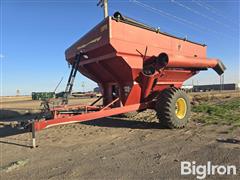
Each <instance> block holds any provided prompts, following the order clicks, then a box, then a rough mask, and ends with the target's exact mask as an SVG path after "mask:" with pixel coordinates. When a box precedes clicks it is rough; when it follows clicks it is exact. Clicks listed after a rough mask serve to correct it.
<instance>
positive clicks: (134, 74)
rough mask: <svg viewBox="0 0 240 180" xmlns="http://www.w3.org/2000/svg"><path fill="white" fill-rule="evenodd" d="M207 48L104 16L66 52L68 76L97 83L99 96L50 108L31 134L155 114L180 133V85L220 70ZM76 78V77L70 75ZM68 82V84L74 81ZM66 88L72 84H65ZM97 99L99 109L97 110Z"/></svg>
mask: <svg viewBox="0 0 240 180" xmlns="http://www.w3.org/2000/svg"><path fill="white" fill-rule="evenodd" d="M206 51H207V46H206V45H204V44H200V43H196V42H192V41H189V40H187V39H185V38H179V37H176V36H173V35H170V34H167V33H163V32H161V31H160V30H159V29H155V28H152V27H149V26H147V25H145V24H142V23H139V22H137V21H135V20H133V19H130V18H127V17H124V16H123V15H121V14H120V13H119V12H116V13H115V14H114V16H113V17H110V16H108V17H107V18H105V19H104V20H103V21H102V22H100V23H99V24H98V25H97V26H95V27H94V28H93V29H92V30H91V31H89V32H88V33H87V34H86V35H85V36H83V37H82V38H81V39H79V40H78V41H77V42H76V43H74V44H73V45H72V46H71V47H69V48H68V49H67V50H66V52H65V55H66V60H67V61H68V63H70V64H71V65H72V67H73V68H72V71H73V75H76V74H74V73H76V72H77V71H79V72H80V73H81V74H83V75H84V76H86V77H88V78H89V79H91V80H93V81H95V82H96V83H98V85H99V87H100V89H101V91H102V96H101V97H99V98H98V99H97V100H96V101H95V102H93V103H91V104H90V105H74V106H71V105H67V96H68V95H69V93H70V92H71V91H70V90H71V87H69V88H68V90H69V91H67V92H69V93H68V94H67V96H65V98H66V101H64V103H63V105H61V106H57V107H53V108H49V112H50V114H51V117H49V118H39V119H36V120H34V121H32V123H31V128H32V132H33V134H34V135H33V137H35V131H39V130H42V129H45V128H48V127H52V126H55V125H60V124H68V123H76V122H82V121H89V120H93V119H97V118H102V117H107V116H112V115H117V114H122V113H128V112H132V111H143V110H146V109H155V110H156V112H157V113H156V114H157V117H158V118H159V121H160V123H162V124H163V125H165V126H166V127H170V128H182V127H184V126H185V125H186V124H187V122H188V119H189V115H190V102H189V99H188V97H187V95H186V93H185V92H184V91H183V90H181V89H180V88H181V86H182V84H183V82H184V81H185V80H187V79H189V78H190V77H192V76H194V75H196V74H197V73H198V72H199V71H202V70H207V68H212V69H214V70H215V71H216V72H217V73H218V74H219V75H221V74H223V73H224V71H225V66H224V65H223V63H222V62H221V61H220V60H218V59H209V58H207V52H206ZM74 77H75V76H74ZM74 77H73V79H74ZM69 82H70V86H72V85H73V83H72V82H73V81H71V80H69ZM101 99H102V102H103V103H102V104H101V105H96V103H97V102H99V101H100V100H101Z"/></svg>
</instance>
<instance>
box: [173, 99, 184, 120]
mask: <svg viewBox="0 0 240 180" xmlns="http://www.w3.org/2000/svg"><path fill="white" fill-rule="evenodd" d="M186 112H187V104H186V101H185V99H183V98H178V99H177V101H176V110H175V114H176V116H177V117H178V118H179V119H183V118H184V117H185V115H186Z"/></svg>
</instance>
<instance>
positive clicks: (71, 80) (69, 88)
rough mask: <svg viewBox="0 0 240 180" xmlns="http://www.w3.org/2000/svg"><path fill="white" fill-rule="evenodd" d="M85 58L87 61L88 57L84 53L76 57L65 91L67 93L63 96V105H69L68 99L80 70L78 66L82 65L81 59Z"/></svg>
mask: <svg viewBox="0 0 240 180" xmlns="http://www.w3.org/2000/svg"><path fill="white" fill-rule="evenodd" d="M82 57H84V58H85V59H87V55H86V54H83V53H79V54H77V55H76V58H75V61H74V62H73V64H72V69H71V72H70V75H69V78H68V82H67V86H66V89H65V92H64V94H63V99H62V105H66V104H68V97H69V95H70V94H71V92H72V88H73V83H74V80H75V77H76V74H77V70H78V65H79V63H80V60H81V58H82Z"/></svg>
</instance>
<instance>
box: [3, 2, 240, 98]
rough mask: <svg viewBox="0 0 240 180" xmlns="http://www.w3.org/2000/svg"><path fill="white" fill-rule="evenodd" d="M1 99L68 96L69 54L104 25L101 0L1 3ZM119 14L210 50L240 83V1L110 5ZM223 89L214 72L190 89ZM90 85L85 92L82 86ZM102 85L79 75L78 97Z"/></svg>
mask: <svg viewBox="0 0 240 180" xmlns="http://www.w3.org/2000/svg"><path fill="white" fill-rule="evenodd" d="M0 1H1V4H0V5H1V7H0V11H1V12H0V14H1V23H0V30H1V33H0V34H1V36H0V41H1V43H0V44H1V48H0V63H1V64H0V65H1V69H0V70H1V72H0V75H1V89H0V91H1V92H0V95H16V91H17V90H20V94H21V95H28V94H31V92H33V91H38V92H39V91H53V90H54V89H55V87H56V85H57V84H58V82H59V81H60V80H61V78H62V77H63V81H62V83H61V85H60V86H59V88H58V90H57V91H63V90H64V88H65V86H66V83H67V78H68V75H69V72H70V68H68V65H67V63H66V60H65V56H64V51H65V50H66V49H67V48H68V47H69V46H70V45H71V44H73V43H74V42H75V41H76V40H78V39H79V38H80V37H82V36H83V35H84V34H85V33H87V32H88V31H89V30H90V29H91V28H93V27H94V26H95V25H96V24H98V23H99V22H100V21H101V20H102V19H103V10H102V9H101V8H100V7H97V2H98V1H97V0H82V1H81V0H0ZM115 11H120V12H121V13H122V14H124V15H126V16H128V17H131V18H134V19H136V20H138V21H141V22H143V23H146V24H148V25H150V26H153V27H160V29H161V30H162V31H165V32H168V33H171V34H173V35H176V36H179V37H187V38H188V39H189V40H193V41H196V42H200V43H204V44H207V45H208V49H207V54H208V57H215V58H219V59H221V60H222V61H223V62H224V64H225V65H226V67H227V71H226V73H225V75H224V79H225V82H226V83H232V82H234V83H238V82H239V76H240V74H239V69H240V67H239V1H238V0H235V1H234V0H212V1H210V0H148V1H147V0H137V1H136V0H130V1H129V0H122V1H121V0H120V1H119V0H118V1H117V0H109V15H113V13H114V12H115ZM213 83H219V77H218V75H217V74H216V73H215V72H214V71H213V70H208V71H204V72H200V73H199V74H198V75H197V76H194V77H193V78H191V79H190V80H188V81H186V82H185V84H213ZM82 84H84V87H83V86H82ZM96 86H97V85H96V84H95V83H94V82H92V81H90V80H88V79H87V78H85V77H84V76H83V75H81V74H79V73H78V75H77V78H76V80H75V84H74V88H73V90H74V91H82V90H85V91H86V90H92V89H93V88H94V87H96Z"/></svg>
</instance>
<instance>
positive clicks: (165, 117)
mask: <svg viewBox="0 0 240 180" xmlns="http://www.w3.org/2000/svg"><path fill="white" fill-rule="evenodd" d="M155 110H156V112H157V113H156V114H157V117H158V119H159V122H160V123H161V124H162V125H164V126H165V127H168V128H183V127H184V126H186V124H187V123H188V121H189V117H190V113H191V105H190V101H189V98H188V96H187V94H186V93H185V91H183V90H181V89H177V88H169V89H165V90H163V91H162V92H161V94H160V96H159V98H158V100H157V102H156V107H155Z"/></svg>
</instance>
